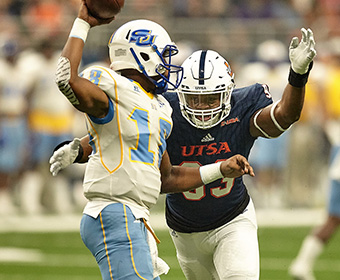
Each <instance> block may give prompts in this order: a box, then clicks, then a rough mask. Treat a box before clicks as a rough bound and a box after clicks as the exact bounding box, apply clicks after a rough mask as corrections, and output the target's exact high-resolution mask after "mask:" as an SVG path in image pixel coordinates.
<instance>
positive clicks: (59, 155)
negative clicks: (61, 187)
mask: <svg viewBox="0 0 340 280" xmlns="http://www.w3.org/2000/svg"><path fill="white" fill-rule="evenodd" d="M79 146H80V139H79V138H74V139H73V141H72V142H71V143H69V144H67V145H64V146H62V147H61V148H59V149H58V150H56V151H55V152H54V153H53V155H52V156H51V158H50V165H51V166H50V172H51V173H52V175H53V176H56V175H57V174H58V172H59V171H60V170H62V169H64V168H66V167H67V166H69V165H71V164H72V163H73V162H74V160H75V159H76V158H77V156H78V153H79Z"/></svg>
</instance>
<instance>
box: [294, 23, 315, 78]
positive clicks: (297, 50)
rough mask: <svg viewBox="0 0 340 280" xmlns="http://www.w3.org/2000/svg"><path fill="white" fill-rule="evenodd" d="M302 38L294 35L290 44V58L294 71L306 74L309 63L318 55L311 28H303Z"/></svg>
mask: <svg viewBox="0 0 340 280" xmlns="http://www.w3.org/2000/svg"><path fill="white" fill-rule="evenodd" d="M301 33H302V38H301V41H300V43H299V39H298V37H294V38H293V39H292V41H291V42H290V46H289V59H290V63H291V67H292V69H293V71H294V72H295V73H297V74H300V75H303V74H306V73H307V72H308V70H309V65H310V63H311V62H312V60H313V58H314V57H315V55H316V51H315V49H314V46H315V41H314V37H313V32H312V30H311V29H309V28H308V29H307V30H306V29H305V28H301Z"/></svg>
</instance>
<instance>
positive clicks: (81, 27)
mask: <svg viewBox="0 0 340 280" xmlns="http://www.w3.org/2000/svg"><path fill="white" fill-rule="evenodd" d="M90 28H91V26H90V24H89V23H88V22H86V21H85V20H83V19H81V18H76V19H75V21H74V23H73V26H72V29H71V32H70V35H69V37H74V38H79V39H82V40H83V41H84V43H85V42H86V38H87V34H88V33H89V30H90Z"/></svg>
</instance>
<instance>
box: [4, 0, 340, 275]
mask: <svg viewBox="0 0 340 280" xmlns="http://www.w3.org/2000/svg"><path fill="white" fill-rule="evenodd" d="M78 7H79V0H2V1H1V2H0V228H1V229H2V230H3V231H5V232H6V231H7V232H12V231H16V230H20V229H21V230H25V229H26V230H33V231H34V228H38V229H42V228H44V226H45V227H46V230H47V231H53V230H55V228H59V230H60V228H61V229H65V230H68V229H72V230H74V231H77V230H78V225H79V220H80V217H81V212H82V208H83V206H84V204H85V200H84V198H83V195H82V186H81V184H82V176H83V172H84V165H74V166H72V167H70V168H68V169H66V170H64V171H63V172H61V173H60V175H58V176H57V177H52V176H51V175H50V173H49V171H48V169H49V164H48V159H49V157H50V156H51V155H52V153H53V149H54V147H55V146H56V145H57V144H58V143H60V142H62V141H65V140H70V139H72V138H73V137H75V136H77V137H80V136H82V135H84V134H85V133H86V127H85V121H84V119H83V116H82V115H81V114H80V113H78V111H76V110H75V109H74V108H73V107H72V106H71V105H70V104H69V102H68V101H67V100H66V98H65V97H64V96H63V95H62V94H61V93H59V91H58V89H57V87H56V85H55V83H54V73H55V69H56V61H57V59H58V57H59V55H60V52H61V48H62V47H63V45H64V43H65V42H66V39H67V37H68V34H69V31H70V29H71V26H72V23H73V21H74V19H75V17H76V15H77V12H78ZM137 18H145V19H151V20H154V21H156V22H158V23H159V24H161V25H162V26H163V27H164V28H165V29H166V30H167V31H168V33H169V34H170V36H171V38H172V39H173V40H174V42H175V43H176V44H177V45H178V47H179V49H180V55H178V58H177V62H178V63H181V62H182V61H183V60H184V59H185V58H186V57H187V56H189V55H190V54H191V53H192V52H193V51H195V50H198V49H213V50H215V51H217V52H219V53H220V54H221V55H222V56H224V57H225V58H226V59H227V60H228V61H229V63H230V65H231V68H232V70H233V72H234V73H235V82H236V86H237V87H242V86H245V85H249V84H252V83H255V82H259V83H266V84H268V86H269V88H270V90H271V94H272V95H273V99H274V101H276V100H278V99H279V98H280V96H281V94H282V92H283V89H284V87H285V85H286V83H287V77H288V72H289V59H288V47H289V43H290V40H291V38H292V37H294V36H298V37H301V32H300V29H301V27H306V28H308V27H310V28H311V29H312V30H313V32H314V37H315V40H316V49H317V53H318V55H317V57H316V59H315V64H314V69H313V71H312V72H311V76H310V79H309V83H308V84H307V90H306V100H305V105H304V109H303V114H302V117H301V119H300V121H299V122H298V123H296V124H294V125H293V127H292V128H291V129H290V130H289V131H287V132H286V133H285V134H283V135H282V136H281V137H279V138H278V139H273V140H267V139H259V140H257V141H256V144H255V146H254V148H253V150H252V153H251V156H250V162H251V164H252V165H253V166H254V168H255V173H256V177H255V178H251V179H249V178H245V180H246V183H247V186H248V190H249V192H250V194H251V196H252V198H253V200H254V203H255V207H256V208H257V210H258V211H257V213H258V216H259V224H260V226H261V225H268V224H275V225H277V224H281V225H282V224H283V225H287V224H290V225H312V224H313V225H314V224H316V223H318V222H321V221H322V219H323V218H324V212H325V207H326V203H327V195H328V192H327V191H328V161H329V151H330V148H331V147H332V146H333V145H335V144H337V143H338V142H340V140H339V137H340V129H339V127H340V124H339V123H340V28H339V26H340V1H339V0H252V1H245V0H210V1H203V0H172V1H170V0H126V1H125V6H124V8H123V10H122V11H121V13H120V14H119V15H118V16H117V18H116V20H115V21H113V22H112V23H111V24H109V25H105V26H101V27H95V28H94V29H92V30H91V31H90V34H89V36H88V40H87V43H86V46H85V51H84V55H83V61H82V65H81V68H83V67H85V66H86V65H89V64H92V63H101V64H106V65H108V63H109V62H108V48H107V43H108V40H109V38H110V36H111V34H112V33H113V32H114V31H115V29H116V28H118V27H119V26H120V25H121V24H123V23H125V22H127V21H129V20H132V19H137ZM339 172H340V171H339ZM163 210H164V196H161V197H160V200H159V202H158V204H157V205H156V207H155V208H154V212H153V213H155V215H156V216H157V215H159V216H157V217H156V220H155V221H156V222H155V223H156V227H157V225H158V224H160V227H162V226H163V225H164V228H165V224H164V220H163V217H164V216H163V215H162V214H163ZM306 211H307V212H306ZM308 211H309V212H308ZM275 213H276V214H277V215H276V216H275V215H274V214H275ZM37 217H38V218H37ZM42 217H49V218H51V219H50V220H46V219H43V218H42ZM56 217H57V218H56ZM60 217H63V218H60ZM70 217H71V218H70ZM72 217H75V218H74V219H72ZM301 236H302V235H301ZM301 238H302V237H301ZM297 246H298V245H297ZM297 249H298V248H296V250H297ZM0 252H1V248H0ZM89 258H91V256H89ZM0 260H1V256H0ZM4 279H9V278H4ZM11 279H21V278H20V277H19V278H11ZM39 279H43V278H39ZM49 279H51V278H50V277H49ZM56 279H57V278H56ZM61 279H62V278H61ZM68 279H71V278H68ZM72 279H73V278H72ZM81 279H84V278H81ZM94 279H96V278H94ZM178 279H179V278H178ZM268 279H270V278H268ZM272 279H273V278H272ZM276 279H278V278H276ZM325 279H326V278H325ZM329 279H330V278H329Z"/></svg>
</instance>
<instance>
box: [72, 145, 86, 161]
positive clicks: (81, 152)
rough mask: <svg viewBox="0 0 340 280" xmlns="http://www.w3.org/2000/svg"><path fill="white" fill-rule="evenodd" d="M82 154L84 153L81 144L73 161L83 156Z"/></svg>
mask: <svg viewBox="0 0 340 280" xmlns="http://www.w3.org/2000/svg"><path fill="white" fill-rule="evenodd" d="M83 155H84V149H83V146H82V145H79V150H78V155H77V157H76V159H75V160H74V162H73V163H76V162H79V161H80V160H81V159H82V158H83Z"/></svg>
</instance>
